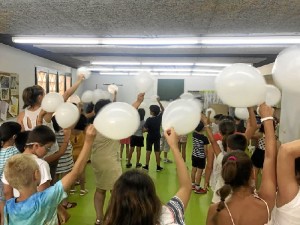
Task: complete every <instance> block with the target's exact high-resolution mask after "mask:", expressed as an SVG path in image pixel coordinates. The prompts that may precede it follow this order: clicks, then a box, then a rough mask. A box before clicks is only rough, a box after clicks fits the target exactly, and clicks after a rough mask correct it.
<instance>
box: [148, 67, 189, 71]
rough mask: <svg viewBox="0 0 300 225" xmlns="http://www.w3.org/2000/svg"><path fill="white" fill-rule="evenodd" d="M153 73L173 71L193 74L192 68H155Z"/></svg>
mask: <svg viewBox="0 0 300 225" xmlns="http://www.w3.org/2000/svg"><path fill="white" fill-rule="evenodd" d="M151 71H157V72H160V71H168V72H169V71H170V72H171V71H172V72H191V71H192V69H191V68H154V69H152V70H151Z"/></svg>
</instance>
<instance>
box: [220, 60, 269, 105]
mask: <svg viewBox="0 0 300 225" xmlns="http://www.w3.org/2000/svg"><path fill="white" fill-rule="evenodd" d="M215 86H216V91H217V94H218V96H219V97H220V98H221V100H222V101H223V103H224V104H227V105H229V106H233V107H250V106H254V105H258V104H261V103H263V102H264V101H265V98H266V82H265V79H264V78H263V76H262V75H261V73H260V72H259V70H257V69H256V68H254V67H253V66H249V65H247V64H242V63H237V64H233V65H231V66H228V67H226V68H225V69H224V70H222V72H221V73H220V75H219V76H218V77H217V78H216V80H215Z"/></svg>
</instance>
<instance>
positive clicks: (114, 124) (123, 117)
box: [94, 102, 140, 140]
mask: <svg viewBox="0 0 300 225" xmlns="http://www.w3.org/2000/svg"><path fill="white" fill-rule="evenodd" d="M139 125H140V117H139V114H138V112H137V110H136V108H134V107H133V106H132V105H130V104H127V103H124V102H113V103H110V104H108V105H107V106H105V107H104V108H103V109H101V110H100V112H99V113H98V115H97V116H96V118H95V120H94V126H95V128H96V129H97V131H98V132H99V133H101V134H102V135H104V136H106V137H108V138H110V139H114V140H120V139H123V138H127V137H130V136H131V135H133V134H134V132H135V131H136V130H137V129H138V127H139Z"/></svg>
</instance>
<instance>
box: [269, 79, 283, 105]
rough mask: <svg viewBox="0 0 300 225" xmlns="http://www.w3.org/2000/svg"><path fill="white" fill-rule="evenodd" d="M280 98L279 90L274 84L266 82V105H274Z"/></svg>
mask: <svg viewBox="0 0 300 225" xmlns="http://www.w3.org/2000/svg"><path fill="white" fill-rule="evenodd" d="M280 99H281V93H280V90H279V89H278V88H277V87H275V86H274V85H270V84H267V95H266V104H267V105H268V106H274V105H276V104H277V103H278V102H279V101H280Z"/></svg>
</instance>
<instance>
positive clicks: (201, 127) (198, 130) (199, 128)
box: [195, 121, 204, 132]
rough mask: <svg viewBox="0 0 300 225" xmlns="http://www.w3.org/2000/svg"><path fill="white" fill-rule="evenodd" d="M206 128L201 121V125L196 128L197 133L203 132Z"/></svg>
mask: <svg viewBox="0 0 300 225" xmlns="http://www.w3.org/2000/svg"><path fill="white" fill-rule="evenodd" d="M203 128H204V124H203V122H202V121H200V123H199V124H198V126H197V127H196V128H195V131H197V132H201V131H202V130H203Z"/></svg>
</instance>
